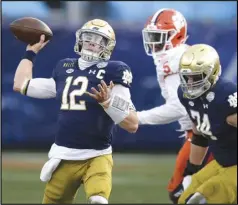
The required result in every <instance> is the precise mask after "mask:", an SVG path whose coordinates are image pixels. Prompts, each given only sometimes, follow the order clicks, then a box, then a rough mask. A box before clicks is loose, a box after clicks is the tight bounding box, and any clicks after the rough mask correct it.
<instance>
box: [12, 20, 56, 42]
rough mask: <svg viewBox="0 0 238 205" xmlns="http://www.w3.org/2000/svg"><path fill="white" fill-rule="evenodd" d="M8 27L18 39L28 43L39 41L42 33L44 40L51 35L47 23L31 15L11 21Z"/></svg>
mask: <svg viewBox="0 0 238 205" xmlns="http://www.w3.org/2000/svg"><path fill="white" fill-rule="evenodd" d="M10 29H11V31H12V33H13V35H14V36H15V37H16V38H17V39H18V40H20V41H23V42H25V43H27V44H30V45H33V44H35V43H37V42H39V41H40V36H41V35H42V34H44V35H45V41H47V40H50V39H51V38H52V36H53V33H52V31H51V29H50V28H49V26H48V25H47V24H45V23H44V22H43V21H41V20H39V19H37V18H32V17H24V18H20V19H17V20H15V21H13V22H12V23H11V24H10Z"/></svg>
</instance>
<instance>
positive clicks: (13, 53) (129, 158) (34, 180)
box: [1, 1, 237, 203]
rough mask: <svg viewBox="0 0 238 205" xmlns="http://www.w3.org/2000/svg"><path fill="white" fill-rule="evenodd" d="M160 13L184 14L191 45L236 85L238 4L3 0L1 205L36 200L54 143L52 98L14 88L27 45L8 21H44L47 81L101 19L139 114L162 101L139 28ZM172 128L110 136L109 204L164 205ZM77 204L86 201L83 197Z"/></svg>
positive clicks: (37, 73) (41, 71)
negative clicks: (209, 51) (85, 28)
mask: <svg viewBox="0 0 238 205" xmlns="http://www.w3.org/2000/svg"><path fill="white" fill-rule="evenodd" d="M161 8H173V9H177V10H178V11H180V12H182V13H183V15H184V16H185V18H186V19H187V21H188V34H189V39H188V41H187V43H188V44H194V43H207V44H210V45H212V46H214V47H215V48H216V49H217V51H218V53H219V54H220V57H221V63H222V67H223V73H222V75H223V77H225V78H228V79H230V80H232V81H234V82H237V46H236V45H237V10H236V9H237V2H235V1H234V2H229V1H224V2H222V1H219V2H216V1H212V2H209V1H206V2H198V1H195V2H187V1H176V2H173V1H161V2H155V1H151V2H149V1H146V2H130V1H128V2H117V1H92V2H90V1H79V2H76V1H75V2H70V1H44V2H43V1H42V2H40V1H34V2H33V1H25V2H24V1H17V2H14V1H11V2H7V1H3V2H2V44H1V45H2V81H1V82H2V150H3V153H2V154H3V157H2V171H3V174H2V180H3V184H2V202H3V203H41V199H42V196H43V190H44V184H43V183H42V182H40V179H39V175H40V170H41V167H42V165H43V163H44V162H45V161H46V160H47V152H48V150H49V148H50V146H51V144H52V143H53V141H54V132H55V125H56V118H57V108H56V106H55V101H54V100H36V99H31V98H27V97H24V96H21V95H20V94H17V93H14V92H13V91H12V87H13V77H14V72H15V70H16V67H17V65H18V63H19V61H20V59H21V57H22V55H23V53H24V51H25V47H26V45H25V44H23V43H22V42H19V41H17V40H16V39H15V38H14V37H13V35H12V33H11V32H10V30H9V24H10V23H11V22H12V21H13V20H15V19H17V18H20V17H25V16H31V17H36V18H39V19H41V20H43V21H44V22H46V23H47V24H48V25H49V26H50V27H51V29H52V31H53V33H54V37H53V39H52V41H51V42H50V43H49V44H48V45H47V47H46V48H45V49H44V50H43V51H42V52H40V53H39V55H38V57H37V61H36V65H35V68H34V77H50V76H51V73H52V69H53V68H54V66H55V65H56V63H57V61H58V60H60V59H62V58H67V57H76V54H75V53H74V51H73V46H74V43H75V31H76V30H77V29H78V28H80V27H81V26H82V24H83V23H85V22H86V21H88V20H91V19H93V18H102V19H104V20H106V21H108V22H109V23H110V24H111V25H112V27H113V28H114V30H115V32H116V39H117V46H116V49H115V50H114V53H113V55H112V59H113V60H121V61H124V62H126V63H127V64H128V65H129V66H130V67H131V68H132V72H133V75H134V79H133V84H132V90H131V93H132V100H133V102H134V104H135V106H136V108H137V110H145V109H150V108H152V107H155V106H159V105H161V104H163V103H164V100H163V99H162V97H161V95H160V89H159V86H158V84H157V81H156V73H155V67H154V65H153V60H152V59H151V58H150V57H148V56H146V54H145V52H144V48H143V43H142V35H141V30H142V28H143V26H144V24H145V22H146V20H147V18H148V16H150V15H152V14H153V13H154V12H156V11H157V10H159V9H161ZM178 128H179V126H178V124H177V123H172V124H170V125H163V126H143V127H140V128H139V130H138V132H137V133H136V134H133V135H132V134H128V133H126V132H124V131H123V130H121V129H120V128H118V129H117V130H116V135H115V137H114V139H113V147H114V150H115V155H114V164H115V165H114V173H113V177H114V178H113V191H112V196H111V200H110V201H111V203H166V202H169V200H168V197H167V191H166V186H167V183H168V181H169V178H170V176H171V175H172V172H173V167H174V162H175V157H176V153H177V151H178V150H179V148H180V146H181V145H182V143H183V139H180V138H179V136H180V135H182V134H183V133H180V132H177V131H175V130H176V129H178ZM122 196H123V197H122ZM77 202H85V196H84V194H82V192H80V194H79V196H78V197H77Z"/></svg>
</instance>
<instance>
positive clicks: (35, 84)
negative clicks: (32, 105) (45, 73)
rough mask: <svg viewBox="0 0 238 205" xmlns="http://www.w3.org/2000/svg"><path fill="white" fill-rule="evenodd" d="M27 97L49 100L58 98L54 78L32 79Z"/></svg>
mask: <svg viewBox="0 0 238 205" xmlns="http://www.w3.org/2000/svg"><path fill="white" fill-rule="evenodd" d="M26 95H27V96H29V97H32V98H40V99H48V98H55V97H56V85H55V81H54V79H53V78H34V79H31V80H30V82H29V84H28V87H27V90H26Z"/></svg>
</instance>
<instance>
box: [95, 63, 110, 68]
mask: <svg viewBox="0 0 238 205" xmlns="http://www.w3.org/2000/svg"><path fill="white" fill-rule="evenodd" d="M107 64H108V62H101V63H98V64H97V67H98V68H105V67H106V66H107Z"/></svg>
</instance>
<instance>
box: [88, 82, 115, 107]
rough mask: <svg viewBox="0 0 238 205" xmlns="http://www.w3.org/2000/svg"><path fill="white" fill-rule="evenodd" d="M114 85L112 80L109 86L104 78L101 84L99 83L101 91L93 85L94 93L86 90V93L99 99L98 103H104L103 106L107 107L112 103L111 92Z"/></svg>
mask: <svg viewBox="0 0 238 205" xmlns="http://www.w3.org/2000/svg"><path fill="white" fill-rule="evenodd" d="M113 86H114V84H113V82H112V81H111V82H110V85H109V86H107V84H106V83H105V82H104V81H103V80H101V84H98V90H99V91H97V89H96V88H94V87H92V88H91V90H92V93H90V92H86V94H87V95H89V96H90V97H92V98H94V99H95V100H97V101H98V103H100V104H103V105H102V106H103V107H104V108H107V107H108V106H109V103H110V93H111V90H112V88H113Z"/></svg>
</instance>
